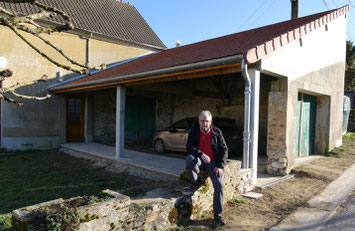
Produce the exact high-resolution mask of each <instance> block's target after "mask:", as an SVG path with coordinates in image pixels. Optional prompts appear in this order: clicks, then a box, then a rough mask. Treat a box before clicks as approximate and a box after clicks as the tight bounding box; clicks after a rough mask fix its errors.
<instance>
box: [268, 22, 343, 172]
mask: <svg viewBox="0 0 355 231" xmlns="http://www.w3.org/2000/svg"><path fill="white" fill-rule="evenodd" d="M345 55H346V18H345V16H341V17H340V18H337V19H334V20H333V21H331V22H329V23H328V24H327V26H322V27H319V28H317V29H316V30H314V31H313V32H310V33H308V34H306V35H304V36H303V37H302V38H301V39H297V40H294V41H292V42H291V43H290V44H287V45H285V46H284V47H282V48H280V49H278V50H276V51H275V52H273V53H272V54H270V55H268V56H266V57H265V58H264V59H263V61H262V72H264V73H268V74H270V75H273V76H275V77H279V78H280V79H282V81H280V83H285V84H284V85H282V86H281V87H280V89H279V90H276V91H280V92H285V93H286V94H282V95H283V96H284V97H286V101H287V109H286V127H285V134H286V140H285V147H286V148H285V153H284V157H285V158H287V163H288V164H287V165H288V166H287V168H286V171H285V172H286V173H287V172H289V171H290V170H291V169H292V167H293V165H294V163H295V158H296V147H295V144H296V137H297V134H296V130H297V129H296V128H297V102H298V93H305V94H309V95H313V96H316V97H317V118H316V133H317V134H316V135H315V136H316V137H315V148H316V150H315V152H317V153H325V152H327V151H329V150H331V149H332V148H334V147H337V146H340V145H341V144H342V135H341V129H342V126H341V124H342V113H343V112H342V104H343V92H344V73H345Z"/></svg>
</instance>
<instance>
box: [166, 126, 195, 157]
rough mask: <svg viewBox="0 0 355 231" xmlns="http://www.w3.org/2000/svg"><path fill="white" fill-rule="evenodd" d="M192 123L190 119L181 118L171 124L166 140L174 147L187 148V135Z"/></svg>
mask: <svg viewBox="0 0 355 231" xmlns="http://www.w3.org/2000/svg"><path fill="white" fill-rule="evenodd" d="M190 125H191V123H190V121H189V120H181V121H179V122H177V123H176V124H174V125H173V126H171V127H170V128H169V130H168V132H169V134H168V135H167V138H166V142H167V145H168V146H169V147H171V148H172V149H178V150H185V146H186V141H187V136H188V134H189V131H190V127H191V126H190Z"/></svg>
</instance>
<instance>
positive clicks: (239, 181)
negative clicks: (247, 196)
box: [12, 161, 253, 231]
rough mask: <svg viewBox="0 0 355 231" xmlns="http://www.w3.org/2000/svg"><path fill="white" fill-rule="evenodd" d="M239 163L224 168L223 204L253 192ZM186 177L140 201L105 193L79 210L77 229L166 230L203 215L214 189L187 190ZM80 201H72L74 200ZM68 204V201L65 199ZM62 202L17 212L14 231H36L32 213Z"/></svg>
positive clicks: (208, 185)
mask: <svg viewBox="0 0 355 231" xmlns="http://www.w3.org/2000/svg"><path fill="white" fill-rule="evenodd" d="M240 165H241V162H240V161H228V163H227V166H226V167H225V171H224V175H223V182H224V202H226V201H227V200H229V199H232V198H234V197H237V196H239V195H240V193H243V192H245V191H248V190H251V188H252V187H253V185H252V171H251V169H243V170H242V171H241V170H240ZM185 177H186V175H185V174H182V176H181V182H180V183H179V184H178V183H174V184H171V185H170V186H167V187H164V188H159V189H156V190H153V191H150V192H147V193H146V194H145V195H144V196H143V197H140V198H129V197H128V196H125V195H122V194H120V193H118V192H114V191H111V190H104V191H103V193H104V194H108V195H110V198H108V199H106V200H104V201H102V202H97V203H93V204H89V205H83V206H80V207H78V212H79V213H78V214H79V215H78V216H79V217H80V218H79V219H80V223H79V226H78V228H77V229H76V230H78V231H92V230H167V229H169V228H173V227H175V226H176V225H180V224H184V221H186V219H187V218H189V217H191V218H195V217H198V216H200V215H201V214H202V213H203V212H204V211H207V210H211V208H212V201H213V200H212V197H213V187H212V182H211V180H210V179H209V178H207V179H206V180H205V181H204V182H205V185H204V186H202V187H200V188H199V189H198V190H196V191H194V192H191V191H189V190H188V187H187V185H186V183H184V182H185V181H184V180H186V178H185ZM75 199H78V198H72V199H69V201H70V200H75ZM66 201H68V200H66ZM63 203H64V201H63V200H62V199H58V200H55V201H50V202H46V203H42V204H38V205H34V206H29V207H25V208H22V209H18V210H14V211H13V213H12V215H13V227H14V230H15V231H25V230H31V229H32V230H33V224H34V223H33V217H32V215H33V214H34V213H33V212H34V211H35V210H38V209H39V208H43V207H46V206H49V205H53V204H63Z"/></svg>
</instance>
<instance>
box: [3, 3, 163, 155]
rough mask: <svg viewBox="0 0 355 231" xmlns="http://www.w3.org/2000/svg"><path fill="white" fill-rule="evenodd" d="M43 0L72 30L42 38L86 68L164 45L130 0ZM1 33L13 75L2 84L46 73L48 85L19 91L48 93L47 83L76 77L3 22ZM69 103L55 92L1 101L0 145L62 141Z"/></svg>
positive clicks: (18, 7)
mask: <svg viewBox="0 0 355 231" xmlns="http://www.w3.org/2000/svg"><path fill="white" fill-rule="evenodd" d="M45 3H46V4H48V5H49V6H54V7H57V8H58V9H61V10H64V11H65V12H66V13H67V14H68V15H70V16H71V18H72V21H73V24H74V26H75V29H74V30H71V31H68V32H65V33H63V32H62V33H53V34H51V35H50V36H46V35H43V37H46V38H47V39H48V40H49V41H51V42H52V43H54V44H55V45H56V46H58V47H59V48H60V49H62V50H63V52H64V53H65V54H67V55H68V56H69V57H71V58H72V59H74V60H76V61H79V62H80V63H89V64H90V66H98V65H100V64H103V63H104V64H106V65H108V66H109V67H110V66H111V65H115V63H116V64H117V63H118V62H121V61H123V60H129V59H132V58H136V57H140V56H143V55H147V54H151V53H155V52H158V51H161V50H164V49H166V47H165V45H164V44H163V43H162V42H161V40H160V39H159V38H158V37H157V35H156V34H155V33H154V31H153V30H152V29H151V28H150V26H149V25H148V24H147V23H146V21H145V20H144V19H143V17H142V16H141V15H140V13H139V12H138V11H137V10H136V8H135V7H134V6H133V5H131V4H129V3H126V2H123V1H116V0H105V1H96V0H85V1H75V0H61V1H58V0H49V1H45ZM0 7H3V8H4V9H6V10H8V11H10V12H16V13H18V14H25V15H27V14H33V13H36V12H39V9H38V8H36V7H33V6H31V5H29V4H10V3H0ZM2 16H3V15H2ZM37 23H38V24H40V25H43V26H52V25H59V24H60V23H62V21H60V19H57V18H55V19H53V20H51V21H49V20H39V21H37ZM0 34H1V42H0V56H4V57H5V58H6V59H7V61H8V66H7V68H9V69H11V70H12V71H13V73H14V74H13V76H12V77H11V78H8V79H6V80H5V81H3V82H2V86H3V87H9V86H11V85H13V84H14V83H17V82H28V81H31V80H35V79H39V78H40V77H41V76H42V75H44V74H45V75H47V76H48V77H49V81H48V82H47V83H40V84H34V85H27V86H25V87H22V88H21V89H19V92H20V93H23V94H29V95H37V96H43V95H46V94H47V88H48V86H49V85H53V84H55V83H59V82H61V81H66V80H68V79H72V78H73V77H76V76H77V75H75V74H72V73H71V72H69V71H65V70H63V69H60V68H59V67H57V66H55V65H53V64H52V63H50V62H49V61H48V60H46V59H44V58H43V57H42V56H41V55H39V54H38V53H36V52H35V51H34V50H33V49H32V48H30V47H29V46H28V45H27V44H25V43H24V42H23V41H22V40H21V39H20V38H19V37H17V36H16V35H15V33H13V31H11V30H10V29H9V28H7V27H5V26H1V27H0ZM22 34H23V35H24V36H25V38H27V39H28V40H29V41H31V42H32V43H33V44H34V45H36V46H38V47H39V49H40V50H42V51H44V52H45V53H47V54H48V56H50V57H51V58H53V59H55V60H57V61H59V62H60V63H62V64H66V65H69V64H70V63H69V62H68V61H67V60H65V59H64V58H63V57H61V56H60V55H59V54H57V53H55V52H54V50H53V49H51V48H50V47H48V46H47V45H45V44H43V43H40V41H39V40H38V39H36V38H35V37H34V36H32V35H26V34H24V33H22ZM74 98H75V97H74ZM75 99H77V100H80V98H75ZM67 101H72V100H71V99H69V98H67V97H66V96H63V95H54V96H52V97H51V98H50V99H49V100H47V101H31V100H27V101H25V102H24V105H23V106H22V107H18V106H15V105H14V104H10V103H7V102H1V147H3V148H6V149H12V150H24V149H49V148H56V147H58V146H59V145H60V144H62V143H65V142H66V141H67V132H66V125H65V124H66V121H67V118H66V110H65V108H66V104H67ZM78 126H80V124H79V125H78Z"/></svg>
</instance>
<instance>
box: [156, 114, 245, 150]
mask: <svg viewBox="0 0 355 231" xmlns="http://www.w3.org/2000/svg"><path fill="white" fill-rule="evenodd" d="M213 124H214V125H215V126H216V127H218V128H220V129H221V131H222V133H223V136H224V138H225V140H226V143H227V146H228V149H229V152H230V153H240V152H242V139H241V134H242V132H241V131H240V130H238V129H237V126H236V124H235V120H233V119H229V118H222V117H214V118H213ZM196 126H199V125H198V121H197V118H196V117H193V118H186V119H182V120H179V121H177V122H176V123H174V124H173V125H171V126H169V127H167V128H165V129H163V130H161V131H159V132H157V133H156V134H155V135H154V137H153V145H154V149H155V151H156V152H158V153H165V152H166V151H167V150H171V151H180V152H186V143H187V137H188V135H189V132H190V130H191V128H193V127H196Z"/></svg>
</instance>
